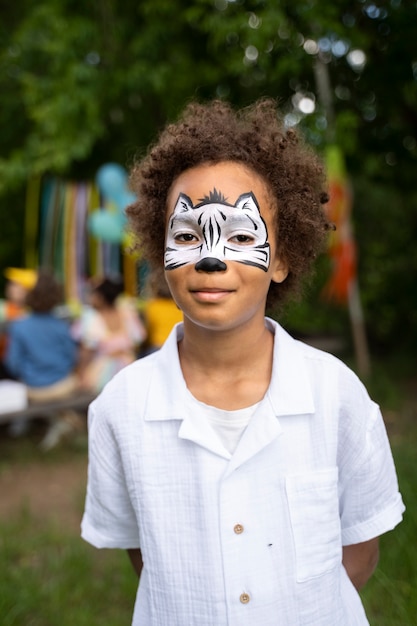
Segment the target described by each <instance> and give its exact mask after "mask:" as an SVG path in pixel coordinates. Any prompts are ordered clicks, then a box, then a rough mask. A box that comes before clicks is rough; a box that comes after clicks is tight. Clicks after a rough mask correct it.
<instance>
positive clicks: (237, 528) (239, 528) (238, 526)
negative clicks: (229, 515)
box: [233, 524, 244, 535]
mask: <svg viewBox="0 0 417 626" xmlns="http://www.w3.org/2000/svg"><path fill="white" fill-rule="evenodd" d="M233 530H234V531H235V533H236V534H237V535H241V534H242V533H243V531H244V528H243V526H242V524H236V526H235V527H234V528H233Z"/></svg>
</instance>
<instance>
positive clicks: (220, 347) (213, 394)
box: [179, 321, 274, 410]
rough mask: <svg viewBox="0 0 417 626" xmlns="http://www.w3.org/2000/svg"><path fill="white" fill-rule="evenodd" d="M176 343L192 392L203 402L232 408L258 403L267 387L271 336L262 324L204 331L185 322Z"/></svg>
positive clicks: (271, 344)
mask: <svg viewBox="0 0 417 626" xmlns="http://www.w3.org/2000/svg"><path fill="white" fill-rule="evenodd" d="M184 330H185V332H184V338H183V339H182V341H181V342H180V344H179V355H180V362H181V368H182V371H183V375H184V378H185V382H186V384H187V387H188V389H189V390H190V391H191V393H192V394H193V395H194V396H195V397H196V398H197V399H198V400H200V401H202V402H205V403H206V404H211V405H213V406H217V407H218V408H223V409H226V410H234V409H239V408H243V407H246V406H250V405H252V404H255V403H256V402H259V401H260V400H261V399H262V398H263V396H264V395H265V393H266V390H267V389H268V387H269V382H270V378H271V372H272V356H273V346H274V338H273V335H272V333H271V332H270V331H269V330H268V328H267V327H266V326H265V323H264V321H263V323H262V325H260V324H257V325H254V326H253V327H251V328H249V329H248V328H245V329H235V330H230V331H222V332H217V331H207V330H204V329H199V328H196V327H195V326H193V325H188V324H187V322H186V321H185V328H184Z"/></svg>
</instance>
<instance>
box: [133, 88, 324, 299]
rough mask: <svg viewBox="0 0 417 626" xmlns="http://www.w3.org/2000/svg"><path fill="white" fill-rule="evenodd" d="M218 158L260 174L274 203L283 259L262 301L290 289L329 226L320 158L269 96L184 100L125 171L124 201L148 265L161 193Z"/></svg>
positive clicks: (160, 244)
mask: <svg viewBox="0 0 417 626" xmlns="http://www.w3.org/2000/svg"><path fill="white" fill-rule="evenodd" d="M225 161H234V162H237V163H241V164H242V165H244V166H245V167H246V168H248V169H249V170H252V171H253V172H255V173H256V174H257V175H258V176H260V177H261V178H262V179H263V181H264V182H265V185H266V189H267V192H268V195H269V197H270V198H271V206H272V208H274V207H277V210H276V233H275V234H276V241H277V243H278V254H280V256H281V258H282V259H283V260H284V261H285V262H286V264H287V267H288V270H289V272H288V276H287V278H286V279H285V281H284V282H283V283H279V284H277V283H271V286H270V289H269V293H268V302H267V304H268V306H273V305H275V306H276V305H280V304H282V303H283V302H284V301H287V300H288V299H289V297H294V296H298V295H299V293H300V291H301V285H302V283H303V280H304V278H305V276H306V275H307V274H308V273H309V272H310V270H311V269H312V265H313V261H314V259H315V258H316V257H317V255H318V253H319V252H320V251H321V249H322V246H323V243H324V240H325V237H326V231H328V229H329V228H332V225H331V224H330V223H329V222H328V220H327V217H326V214H325V211H324V210H323V207H322V205H323V204H325V203H326V202H327V201H328V196H327V192H326V191H325V186H326V180H325V171H324V167H323V164H322V163H321V161H320V160H319V158H318V157H317V155H316V154H315V153H314V152H313V151H312V149H311V148H310V147H309V146H308V145H307V144H306V143H305V142H304V141H303V139H302V137H301V136H300V135H299V134H298V133H296V131H295V130H293V129H287V128H286V127H285V125H284V123H283V120H282V119H281V117H280V115H279V113H278V112H277V107H276V103H275V101H274V100H272V99H262V100H259V101H257V102H256V103H254V104H253V105H251V106H250V107H247V108H244V109H242V110H240V111H235V110H234V109H233V108H232V106H231V105H230V104H228V103H226V102H224V101H220V100H214V101H212V102H209V103H207V104H200V103H191V104H189V105H188V106H187V107H186V108H185V110H184V111H183V113H182V115H181V117H180V118H179V120H178V121H177V122H176V123H172V124H169V125H167V126H166V128H165V129H164V130H163V131H162V132H161V134H160V136H159V138H158V139H157V141H156V143H155V144H154V145H152V146H151V147H150V149H149V151H148V153H147V155H146V156H145V158H143V159H142V160H141V161H139V162H137V163H136V164H135V165H134V166H133V168H132V171H131V176H130V184H131V188H132V190H133V191H134V192H135V193H136V194H137V198H138V199H137V201H136V202H135V203H133V204H132V205H130V206H129V207H128V208H127V215H128V217H129V221H130V227H131V230H132V231H133V233H134V235H135V236H136V238H137V245H138V247H140V249H141V250H142V253H143V256H144V258H146V260H147V261H148V262H149V264H150V265H151V267H155V268H156V267H158V266H161V265H162V263H163V256H164V242H165V217H166V200H167V195H168V192H169V190H170V187H171V185H172V183H173V182H174V181H175V179H176V178H177V177H178V176H179V175H180V174H181V173H182V172H184V171H185V170H188V169H191V168H193V167H196V166H198V165H202V164H210V163H212V164H216V163H220V162H225Z"/></svg>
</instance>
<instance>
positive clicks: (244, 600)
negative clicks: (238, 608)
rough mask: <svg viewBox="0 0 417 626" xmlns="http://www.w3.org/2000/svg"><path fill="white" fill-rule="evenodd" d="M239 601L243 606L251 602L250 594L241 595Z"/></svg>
mask: <svg viewBox="0 0 417 626" xmlns="http://www.w3.org/2000/svg"><path fill="white" fill-rule="evenodd" d="M239 600H240V601H241V603H242V604H247V603H248V602H249V600H250V596H249V594H248V593H241V594H240V597H239Z"/></svg>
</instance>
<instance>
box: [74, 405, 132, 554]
mask: <svg viewBox="0 0 417 626" xmlns="http://www.w3.org/2000/svg"><path fill="white" fill-rule="evenodd" d="M99 400H100V399H99ZM88 425H89V435H88V437H89V462H88V483H87V496H86V504H85V511H84V516H83V520H82V523H81V536H82V538H83V539H85V541H87V542H89V543H91V544H92V545H93V546H95V547H96V548H122V549H130V548H139V547H140V544H139V531H138V524H137V520H136V515H135V512H134V510H133V507H132V503H131V500H130V497H129V492H128V488H127V485H126V480H125V474H124V471H123V465H122V462H121V458H120V452H119V450H118V446H117V442H116V440H115V437H114V434H113V432H112V429H111V425H110V424H109V423H108V421H107V420H106V414H105V411H104V410H103V408H102V407H101V409H100V404H98V405H97V401H96V402H94V403H93V404H92V405H91V406H90V410H89V416H88Z"/></svg>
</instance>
